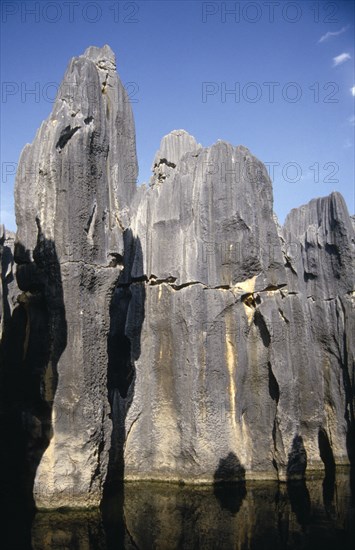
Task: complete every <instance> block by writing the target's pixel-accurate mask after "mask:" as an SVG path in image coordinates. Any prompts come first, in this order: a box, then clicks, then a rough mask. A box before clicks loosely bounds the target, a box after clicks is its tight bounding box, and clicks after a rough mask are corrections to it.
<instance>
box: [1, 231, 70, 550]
mask: <svg viewBox="0 0 355 550" xmlns="http://www.w3.org/2000/svg"><path fill="white" fill-rule="evenodd" d="M37 226H38V237H37V244H36V247H35V249H34V251H33V261H32V260H31V259H30V253H29V251H28V250H26V249H25V247H24V246H23V245H22V244H21V243H19V242H18V243H16V245H15V252H14V258H15V261H16V263H17V272H16V278H17V283H18V286H19V288H20V290H21V291H22V293H21V294H20V295H19V296H18V300H17V301H18V303H17V305H16V307H15V309H14V311H13V313H12V316H11V318H9V319H7V322H6V325H5V330H4V333H3V338H2V342H1V378H0V403H1V410H0V429H1V433H2V445H1V451H0V475H1V478H2V479H1V486H2V489H3V491H2V494H3V498H4V505H5V508H3V510H4V509H5V510H7V511H8V514H9V517H8V529H9V530H10V531H9V533H10V537H11V544H12V545H14V537H16V536H18V537H20V536H21V537H22V539H21V541H19V546H21V544H22V543H24V544H26V545H27V544H28V543H29V536H30V533H29V526H30V523H31V520H32V517H33V512H34V499H33V484H34V480H35V476H36V471H37V468H38V465H39V463H40V461H41V459H42V456H43V454H44V452H45V450H46V449H47V447H48V445H49V442H50V440H51V438H52V435H53V433H52V424H51V417H52V407H53V400H54V396H55V392H56V388H57V382H58V372H57V365H58V361H59V359H60V356H61V354H62V353H63V351H64V349H65V346H66V340H67V325H66V319H65V308H64V300H63V288H62V280H61V270H60V264H59V260H58V257H57V253H56V247H55V243H54V242H53V241H51V240H49V239H46V238H45V236H44V235H43V234H42V231H41V227H40V224H39V222H38V220H37ZM20 518H21V519H20ZM22 520H23V522H24V524H25V526H24V528H23V527H22V525H21V524H22ZM19 525H21V528H19Z"/></svg>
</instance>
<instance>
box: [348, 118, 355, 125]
mask: <svg viewBox="0 0 355 550" xmlns="http://www.w3.org/2000/svg"><path fill="white" fill-rule="evenodd" d="M348 121H349V124H350V125H351V126H355V115H352V116H351V117H349V118H348Z"/></svg>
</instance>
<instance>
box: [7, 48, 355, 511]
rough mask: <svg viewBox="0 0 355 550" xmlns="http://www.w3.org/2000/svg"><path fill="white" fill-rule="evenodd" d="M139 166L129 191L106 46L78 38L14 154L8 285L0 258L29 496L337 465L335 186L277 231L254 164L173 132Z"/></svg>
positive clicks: (266, 187) (346, 457)
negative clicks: (53, 95)
mask: <svg viewBox="0 0 355 550" xmlns="http://www.w3.org/2000/svg"><path fill="white" fill-rule="evenodd" d="M152 171H153V175H152V178H151V180H150V185H149V186H141V187H139V188H136V185H135V180H136V176H137V163H136V154H135V135H134V125H133V119H132V113H131V109H130V105H129V102H128V98H127V94H126V93H125V91H124V89H123V87H122V84H121V82H120V80H119V78H118V76H117V74H116V72H115V58H114V55H113V53H112V51H111V50H110V48H109V47H108V46H105V47H104V48H101V49H100V48H94V47H90V48H88V50H86V52H85V54H84V55H83V56H80V57H78V58H75V59H73V60H72V61H71V62H70V64H69V67H68V70H67V72H66V75H65V77H64V81H63V85H62V86H61V89H60V92H59V94H58V97H57V99H56V102H55V104H54V107H53V112H52V114H51V115H50V117H49V118H48V119H47V120H46V121H45V122H44V123H43V124H42V126H41V128H40V129H39V131H38V133H37V135H36V138H35V140H34V142H33V144H32V145H27V146H26V147H25V149H24V151H23V153H22V155H21V160H20V165H19V170H18V174H17V179H16V189H15V198H16V219H17V224H18V231H17V236H16V242H15V246H14V258H15V261H16V263H17V268H16V278H17V284H18V287H19V290H17V288H16V287H15V286H14V283H11V284H12V285H13V286H12V287H11V289H12V290H11V292H10V291H9V293H8V294H7V295H6V296H5V294H4V288H8V286H6V285H8V284H10V283H9V279H8V277H9V276H10V277H11V274H12V273H13V262H12V259H11V254H10V253H8V256H7V257H8V259H7V260H6V261H5V263H4V261H3V262H2V281H3V287H2V288H3V297H2V304H3V308H5V309H6V307H7V311H8V313H7V315H8V316H10V317H11V323H10V324H11V330H10V331H9V334H10V336H9V338H8V341H7V344H6V346H5V347H4V349H5V351H4V352H3V356H4V358H5V360H6V361H7V365H8V366H7V367H6V369H7V370H6V369H5V372H8V373H9V372H12V373H15V374H16V373H23V372H25V373H26V375H25V381H26V384H27V385H26V387H27V386H28V390H25V389H24V390H23V394H22V397H21V398H19V399H17V401H16V403H17V405H16V407H17V408H16V411H17V412H18V411H20V412H21V414H22V417H23V418H25V419H26V429H25V430H24V435H23V437H24V442H25V443H24V445H25V447H26V449H27V450H26V453H27V457H29V460H28V462H29V463H30V464H31V467H30V476H29V477H30V479H32V482H33V483H34V487H33V491H34V498H35V501H36V504H37V506H39V507H49V508H56V507H59V506H63V505H65V506H76V507H79V506H84V507H87V506H91V505H96V504H98V503H99V501H100V499H101V497H102V491H103V487H104V483H105V480H106V482H107V484H109V483H111V482H112V483H113V482H115V481H118V480H122V479H126V480H152V479H153V480H164V481H166V480H169V481H180V480H184V481H188V482H191V483H214V484H218V483H219V482H223V481H230V480H239V481H243V480H244V479H248V478H249V479H261V478H262V479H279V480H288V479H293V478H296V479H299V478H302V477H304V476H305V475H306V474H307V472H309V471H316V470H319V471H325V473H326V474H327V475H331V474H332V473H333V471H334V466H335V464H348V463H349V461H350V460H353V459H354V455H353V454H352V451H353V437H354V342H353V338H352V334H353V333H354V228H353V224H352V221H353V220H352V219H351V218H350V216H349V214H348V212H347V209H346V205H345V203H344V200H343V199H342V197H341V195H340V194H339V193H333V194H332V195H330V196H329V197H325V198H321V199H314V200H313V201H311V202H310V203H309V204H308V205H305V206H302V207H300V208H297V209H294V210H292V212H291V213H290V214H289V216H288V217H287V219H286V222H285V224H284V226H283V227H280V225H279V224H278V222H277V218H276V216H275V215H274V213H273V196H272V184H271V181H270V178H269V176H268V173H267V170H266V168H265V166H264V165H263V164H262V163H261V162H260V161H259V160H258V159H256V158H255V157H254V156H253V155H252V154H251V153H250V151H249V150H248V149H247V148H246V147H244V146H237V147H234V146H232V145H230V144H228V143H226V142H223V141H218V142H217V143H215V144H214V145H212V146H210V147H207V148H203V147H202V146H201V145H199V144H198V143H197V142H196V140H195V139H194V138H193V137H192V136H190V135H189V134H188V133H187V132H185V131H184V130H174V131H173V132H171V133H170V134H168V135H167V136H165V137H164V138H163V140H162V142H161V144H160V148H159V151H158V152H157V153H156V156H155V158H154V162H153V167H152ZM4 242H5V241H4V237H2V240H1V241H0V243H1V245H2V246H3V245H4ZM8 248H9V249H11V246H10V245H9V246H8ZM3 250H5V249H4V248H2V249H1V251H2V252H3ZM9 254H10V255H9ZM3 257H4V256H3ZM9 274H10V275H9ZM4 281H7V282H6V284H5V286H4ZM9 297H10V298H9ZM9 299H10V302H11V304H12V305H11V307H10V306H9V307H8V306H6V304H8V303H9ZM11 308H12V309H11ZM9 312H10V313H9ZM3 319H5V316H3ZM5 324H6V323H5ZM3 325H4V323H3V322H2V329H4V326H3ZM15 374H11V375H9V376H8V377H7V378H6V376H5V386H4V387H5V388H6V387H13V385H14V380H13V377H14V376H15ZM6 380H10V382H9V381H7V382H6ZM6 384H7V386H6ZM3 385H4V384H3ZM5 393H6V392H5ZM9 395H10V397H9V399H8V401H6V399H5V401H4V402H5V403H7V405H6V406H4V407H5V408H6V407H7V406H10V405H9V403H11V395H12V394H11V392H10V393H9ZM31 476H32V477H31ZM30 490H31V491H32V486H31V487H30Z"/></svg>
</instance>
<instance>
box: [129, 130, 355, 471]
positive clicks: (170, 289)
mask: <svg viewBox="0 0 355 550" xmlns="http://www.w3.org/2000/svg"><path fill="white" fill-rule="evenodd" d="M189 149H190V150H189ZM161 151H163V153H162V152H161ZM169 155H170V156H169ZM179 156H180V159H179V160H178V157H179ZM162 157H164V162H163V164H162V166H163V168H164V169H166V168H165V167H166V166H167V167H168V168H169V173H168V176H167V177H165V178H163V179H162V174H161V172H159V170H158V168H159V164H158V160H157V159H160V158H162ZM155 159H156V160H155V162H154V166H155V173H154V175H153V177H152V180H151V186H150V188H148V189H140V190H139V193H138V196H137V197H136V198H135V203H134V208H133V211H134V212H135V215H133V220H132V227H133V230H134V232H135V233H136V234H137V235H139V236H140V244H141V256H140V257H139V259H140V260H141V263H140V266H142V268H143V269H142V271H140V270H139V269H138V266H137V264H136V263H135V262H133V266H132V271H131V272H132V277H136V278H142V277H145V278H146V280H147V283H146V289H145V291H146V302H145V320H144V324H143V329H142V335H141V346H140V357H139V359H138V361H136V365H135V366H136V378H135V386H134V395H133V398H132V404H131V406H130V410H129V413H128V415H127V418H126V432H125V443H124V449H125V454H124V463H125V475H126V478H128V479H140V478H142V477H143V478H149V479H150V478H154V479H171V480H179V479H184V480H188V481H191V482H201V481H206V482H211V481H213V480H215V479H219V478H220V479H224V477H225V475H224V473H223V468H222V469H221V468H220V461H221V459H222V460H227V462H228V457H230V456H233V457H234V460H235V464H234V466H233V468H232V473H231V471H230V468H229V474H228V476H227V477H228V478H230V479H233V478H235V479H239V478H243V477H246V478H254V479H255V478H272V477H275V478H276V477H277V478H279V479H289V478H300V477H303V476H304V474H305V472H306V468H308V469H313V470H314V469H315V470H317V469H321V470H323V469H324V464H325V462H327V461H328V462H327V464H328V465H329V464H333V463H334V462H336V463H341V464H343V463H348V461H349V452H350V448H351V443H350V440H351V435H350V434H351V431H352V429H353V423H354V416H353V400H352V399H353V397H352V396H353V390H354V374H353V357H354V349H353V347H352V345H353V344H352V343H351V342H352V339H351V337H350V334H352V328H351V319H353V314H354V310H353V294H352V293H353V289H354V248H353V247H354V232H353V228H352V225H351V222H350V218H349V214H348V212H347V209H346V206H345V203H344V201H343V199H342V197H341V196H340V195H339V193H333V194H332V195H330V196H329V197H326V198H323V199H315V200H313V201H311V202H310V203H309V204H308V205H306V206H303V207H300V208H299V209H295V210H293V211H292V212H291V213H290V215H289V216H288V218H287V220H286V223H285V226H284V228H280V227H277V225H276V220H275V218H274V216H273V210H272V186H271V182H270V179H269V177H268V175H267V172H266V169H265V167H264V166H263V165H262V163H261V162H260V161H258V160H257V159H256V158H255V157H253V156H252V155H251V153H250V152H249V151H248V149H246V148H245V147H242V146H239V147H233V146H231V145H230V144H227V143H224V142H217V143H216V144H215V145H213V146H212V147H209V148H202V147H200V146H198V145H197V144H196V141H195V140H194V139H193V138H192V137H189V138H188V137H187V135H186V133H183V132H182V131H174V132H172V133H171V134H169V135H168V136H165V138H164V139H163V140H162V144H161V146H160V151H158V153H157V155H156V157H155ZM165 174H166V172H165ZM325 457H326V458H325Z"/></svg>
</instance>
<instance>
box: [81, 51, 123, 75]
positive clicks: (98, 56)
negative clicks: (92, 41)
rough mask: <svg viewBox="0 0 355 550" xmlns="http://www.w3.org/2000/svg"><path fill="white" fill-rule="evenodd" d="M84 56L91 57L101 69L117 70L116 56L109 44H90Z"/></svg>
mask: <svg viewBox="0 0 355 550" xmlns="http://www.w3.org/2000/svg"><path fill="white" fill-rule="evenodd" d="M83 57H87V58H88V59H91V61H93V62H94V63H95V65H97V67H98V68H99V69H103V70H111V71H115V70H116V56H115V54H114V53H113V51H112V50H111V48H110V46H108V45H107V44H105V45H104V46H103V47H102V48H99V47H98V46H89V47H88V48H87V49H86V50H85V52H84V55H83Z"/></svg>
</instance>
